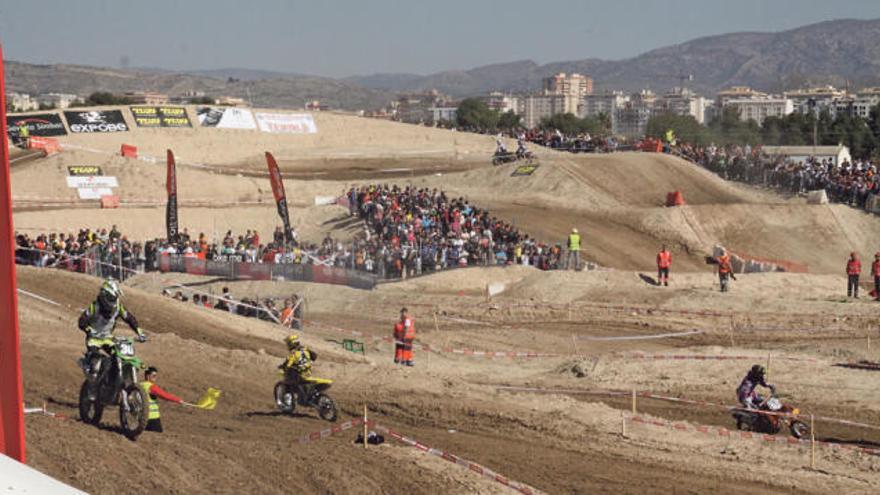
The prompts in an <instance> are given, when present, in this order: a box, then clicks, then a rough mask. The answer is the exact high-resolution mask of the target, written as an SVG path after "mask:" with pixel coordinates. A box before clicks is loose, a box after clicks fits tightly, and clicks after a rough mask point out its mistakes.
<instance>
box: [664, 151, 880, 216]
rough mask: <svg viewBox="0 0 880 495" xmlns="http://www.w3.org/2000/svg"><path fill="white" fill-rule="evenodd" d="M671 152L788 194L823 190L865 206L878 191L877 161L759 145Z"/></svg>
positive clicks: (832, 198) (839, 200)
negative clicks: (790, 153)
mask: <svg viewBox="0 0 880 495" xmlns="http://www.w3.org/2000/svg"><path fill="white" fill-rule="evenodd" d="M672 152H673V153H676V154H679V155H680V156H682V157H683V158H685V159H687V160H689V161H691V162H693V163H696V164H697V165H700V166H702V167H704V168H706V169H708V170H711V171H712V172H714V173H716V174H718V175H719V176H721V177H723V178H724V179H727V180H735V181H740V182H746V183H749V184H753V185H761V186H765V187H771V188H774V189H778V190H780V191H783V192H787V193H791V194H802V193H806V192H809V191H816V190H824V191H825V192H826V194H827V195H828V200H829V201H832V202H836V203H844V204H848V205H851V206H854V207H857V208H862V209H864V208H867V207H868V198H870V197H871V195H872V194H873V195H880V177H878V176H877V165H876V164H874V163H871V162H869V161H865V160H856V161H854V162H849V161H844V162H843V163H841V164H840V166H836V165H835V164H834V163H833V162H832V161H831V160H829V159H823V160H819V159H816V158H810V159H807V160H805V161H794V160H791V159H788V158H786V157H783V156H770V155H767V154H766V153H764V152H763V151H762V149H761V147H751V146H748V145H746V146H727V147H717V146H714V145H710V146H705V147H701V146H691V145H688V144H680V145H678V146H676V147H674V148H672Z"/></svg>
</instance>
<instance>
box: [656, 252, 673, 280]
mask: <svg viewBox="0 0 880 495" xmlns="http://www.w3.org/2000/svg"><path fill="white" fill-rule="evenodd" d="M670 266H672V253H670V252H669V251H667V250H666V244H664V245H663V248H662V249H660V252H659V253H657V284H659V285H665V286H669V267H670Z"/></svg>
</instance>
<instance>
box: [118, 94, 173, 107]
mask: <svg viewBox="0 0 880 495" xmlns="http://www.w3.org/2000/svg"><path fill="white" fill-rule="evenodd" d="M125 97H126V98H128V100H129V101H130V102H131V103H133V104H135V105H167V104H169V103H171V98H170V97H169V96H168V95H166V94H162V93H155V92H152V91H134V92H131V93H125Z"/></svg>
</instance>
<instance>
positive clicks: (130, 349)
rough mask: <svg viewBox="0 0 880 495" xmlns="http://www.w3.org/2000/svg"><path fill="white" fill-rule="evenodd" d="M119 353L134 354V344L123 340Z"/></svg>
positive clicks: (124, 354)
mask: <svg viewBox="0 0 880 495" xmlns="http://www.w3.org/2000/svg"><path fill="white" fill-rule="evenodd" d="M119 354H122V355H123V356H134V346H133V345H131V342H121V343H120V344H119Z"/></svg>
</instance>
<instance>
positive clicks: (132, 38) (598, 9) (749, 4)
mask: <svg viewBox="0 0 880 495" xmlns="http://www.w3.org/2000/svg"><path fill="white" fill-rule="evenodd" d="M843 18H855V19H876V18H880V1H878V0H835V1H828V0H766V1H761V0H736V1H732V0H656V1H648V0H642V1H638V0H610V1H591V0H581V1H576V0H574V1H569V0H559V1H554V0H529V1H521V0H504V1H494V0H435V1H433V2H423V1H420V0H408V1H407V0H400V1H398V0H352V1H334V0H310V1H298V0H287V1H285V0H250V1H234V0H189V1H186V0H177V1H175V0H141V1H133V0H76V1H74V0H24V1H18V0H0V42H2V43H3V47H4V52H5V56H6V58H7V59H9V60H17V61H22V62H31V63H71V64H85V65H96V66H104V67H122V66H130V67H153V68H163V69H170V70H196V69H219V68H229V67H239V68H248V69H263V70H273V71H279V72H293V73H301V74H312V75H321V76H329V77H345V76H350V75H365V74H373V73H386V72H406V73H416V74H429V73H433V72H439V71H443V70H452V69H470V68H473V67H477V66H480V65H486V64H492V63H500V62H510V61H515V60H525V59H531V60H534V61H536V62H538V63H547V62H555V61H563V60H578V59H585V58H602V59H621V58H627V57H631V56H635V55H638V54H640V53H643V52H645V51H648V50H651V49H654V48H660V47H662V46H666V45H670V44H676V43H681V42H684V41H688V40H690V39H693V38H697V37H700V36H707V35H713V34H723V33H728V32H736V31H781V30H785V29H791V28H795V27H799V26H802V25H806V24H811V23H815V22H820V21H825V20H832V19H843Z"/></svg>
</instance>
